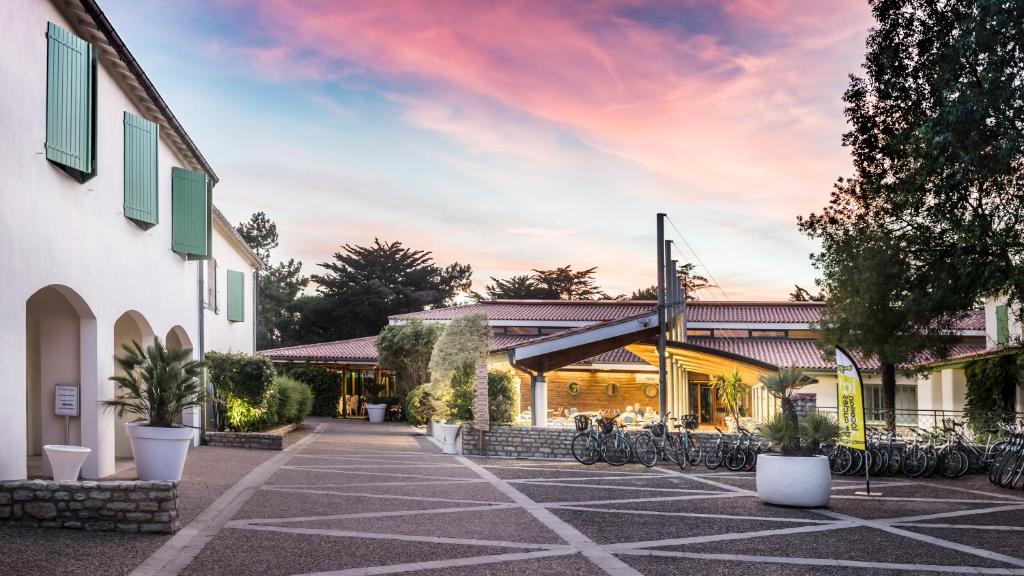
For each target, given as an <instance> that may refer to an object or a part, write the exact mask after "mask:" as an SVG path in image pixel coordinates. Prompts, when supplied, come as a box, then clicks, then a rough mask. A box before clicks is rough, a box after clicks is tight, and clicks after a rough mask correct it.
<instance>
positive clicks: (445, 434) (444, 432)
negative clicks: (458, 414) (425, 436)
mask: <svg viewBox="0 0 1024 576" xmlns="http://www.w3.org/2000/svg"><path fill="white" fill-rule="evenodd" d="M434 427H435V428H440V429H441V442H442V443H443V444H444V448H442V449H441V452H442V453H443V454H458V453H459V448H458V446H456V445H455V438H456V437H457V436H458V435H459V426H458V425H457V424H440V425H439V424H434Z"/></svg>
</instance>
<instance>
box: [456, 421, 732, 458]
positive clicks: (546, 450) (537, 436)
mask: <svg viewBox="0 0 1024 576" xmlns="http://www.w3.org/2000/svg"><path fill="white" fill-rule="evenodd" d="M576 434H578V432H576V430H575V429H574V428H533V427H530V426H494V425H492V426H491V429H490V430H489V431H487V432H484V450H483V453H481V452H480V447H479V444H480V440H479V438H480V432H479V431H478V430H477V429H475V428H473V426H472V425H471V424H463V425H462V433H461V434H459V438H460V439H461V442H462V453H463V454H465V455H467V456H498V457H502V458H552V459H565V460H572V459H573V455H572V439H573V437H574V436H576ZM626 435H627V436H631V435H632V432H627V433H626ZM692 437H693V440H694V442H695V443H696V444H699V445H701V446H703V447H704V449H705V451H706V450H709V449H710V448H712V447H713V446H714V444H715V441H716V440H717V439H718V434H715V433H712V434H705V433H697V434H692Z"/></svg>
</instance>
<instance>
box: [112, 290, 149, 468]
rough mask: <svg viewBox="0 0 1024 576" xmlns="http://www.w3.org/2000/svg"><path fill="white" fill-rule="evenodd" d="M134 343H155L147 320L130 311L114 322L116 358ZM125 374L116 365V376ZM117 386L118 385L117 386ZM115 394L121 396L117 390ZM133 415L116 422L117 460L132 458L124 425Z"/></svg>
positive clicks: (115, 449)
mask: <svg viewBox="0 0 1024 576" xmlns="http://www.w3.org/2000/svg"><path fill="white" fill-rule="evenodd" d="M132 342H138V343H139V344H141V345H142V347H143V348H145V347H146V346H149V345H150V344H152V343H153V328H152V327H150V325H149V322H147V321H146V318H145V317H144V316H143V315H142V314H140V313H139V312H137V311H135V310H129V311H127V312H125V313H124V314H121V316H120V317H118V319H117V321H115V322H114V356H116V357H121V356H123V355H124V354H125V349H124V347H125V346H126V345H128V346H131V345H132ZM123 373H124V372H123V371H122V370H121V367H120V366H118V365H117V363H116V362H115V363H114V374H116V375H118V376H120V375H122V374H123ZM115 386H116V385H115ZM114 394H115V395H117V394H119V390H117V389H116V388H115V390H114ZM131 419H132V417H131V415H128V414H125V415H124V416H116V415H115V421H114V456H115V457H117V458H131V457H132V446H131V443H130V442H129V441H128V434H127V433H126V432H125V428H124V425H125V423H127V422H130V421H131Z"/></svg>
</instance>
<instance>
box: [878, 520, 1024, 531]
mask: <svg viewBox="0 0 1024 576" xmlns="http://www.w3.org/2000/svg"><path fill="white" fill-rule="evenodd" d="M889 525H890V526H911V527H914V528H958V529H961V530H1005V531H1008V532H1018V531H1024V526H990V525H988V524H929V523H927V522H890V523H889Z"/></svg>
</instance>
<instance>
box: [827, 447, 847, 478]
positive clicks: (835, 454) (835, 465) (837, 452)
mask: <svg viewBox="0 0 1024 576" xmlns="http://www.w3.org/2000/svg"><path fill="white" fill-rule="evenodd" d="M828 463H829V468H831V470H832V473H833V474H845V473H846V470H848V469H849V468H850V466H851V464H852V460H851V459H850V449H849V448H847V447H846V446H836V447H835V448H833V449H832V453H831V454H829V457H828Z"/></svg>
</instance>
